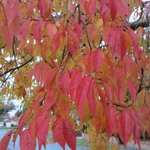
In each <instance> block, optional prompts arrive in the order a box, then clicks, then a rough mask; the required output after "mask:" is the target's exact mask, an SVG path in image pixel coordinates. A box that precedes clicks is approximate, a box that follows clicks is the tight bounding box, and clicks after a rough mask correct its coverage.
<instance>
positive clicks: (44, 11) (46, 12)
mask: <svg viewBox="0 0 150 150" xmlns="http://www.w3.org/2000/svg"><path fill="white" fill-rule="evenodd" d="M38 9H39V10H40V14H41V17H43V18H44V19H45V18H47V17H49V16H50V13H51V7H50V3H49V2H48V1H46V0H38Z"/></svg>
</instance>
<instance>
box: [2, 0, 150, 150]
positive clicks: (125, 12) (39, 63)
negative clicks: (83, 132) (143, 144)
mask: <svg viewBox="0 0 150 150" xmlns="http://www.w3.org/2000/svg"><path fill="white" fill-rule="evenodd" d="M149 7H150V2H149V1H143V2H142V1H141V0H138V1H135V0H130V1H128V0H119V1H118V0H64V1H58V0H53V1H51V0H19V1H18V0H2V1H0V12H1V14H0V46H1V50H0V67H1V69H0V81H1V83H0V87H1V92H0V96H1V97H3V96H7V97H8V100H13V99H18V100H21V102H22V105H23V106H24V107H25V108H26V111H25V112H24V113H23V115H22V116H21V118H20V121H19V124H18V128H17V129H15V131H10V132H9V133H7V134H6V136H4V138H3V139H2V141H1V142H0V148H1V149H6V147H7V145H8V142H9V140H10V137H11V136H7V135H8V134H10V135H13V141H14V142H15V140H16V138H17V136H18V135H19V136H20V147H21V149H30V150H32V149H35V142H36V138H37V139H38V145H39V149H40V148H41V146H42V145H45V141H46V137H47V134H48V131H49V130H52V133H53V138H54V141H56V142H58V143H59V144H60V145H61V147H62V148H63V149H64V148H65V144H66V143H67V144H68V145H69V147H70V148H71V149H73V150H74V149H76V135H75V129H76V128H82V125H83V124H84V125H87V127H88V128H87V131H88V132H89V133H90V135H91V136H92V138H91V139H96V142H95V140H94V144H93V143H92V144H91V149H106V148H107V147H108V145H109V144H108V139H109V138H110V136H111V135H112V134H113V135H114V136H116V137H117V135H118V134H119V136H120V137H121V139H122V141H123V142H124V145H125V146H126V145H127V142H128V140H129V138H130V137H133V140H134V142H135V143H137V144H138V146H139V148H140V132H143V133H144V132H145V131H147V132H148V133H149V134H150V128H149V126H150V115H149V107H150V101H149V87H150V86H149V85H150V84H149V72H150V68H149V65H150V60H149V57H150V55H149V47H150V45H149V42H150V41H149V40H150V38H149V35H150V34H149V32H150V30H149V20H150V19H149ZM76 118H79V119H80V125H79V126H78V125H77V124H76V122H75V120H76ZM26 124H27V125H28V128H27V129H26V130H24V131H23V130H22V129H23V126H24V125H26ZM131 135H133V136H131Z"/></svg>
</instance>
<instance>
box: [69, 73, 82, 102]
mask: <svg viewBox="0 0 150 150" xmlns="http://www.w3.org/2000/svg"><path fill="white" fill-rule="evenodd" d="M81 79H82V74H81V72H75V73H74V74H73V77H72V79H71V82H70V96H71V99H72V100H75V99H76V89H77V86H78V84H79V83H80V81H81Z"/></svg>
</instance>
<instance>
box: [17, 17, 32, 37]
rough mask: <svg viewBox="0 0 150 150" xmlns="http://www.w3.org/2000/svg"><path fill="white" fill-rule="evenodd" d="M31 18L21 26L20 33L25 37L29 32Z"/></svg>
mask: <svg viewBox="0 0 150 150" xmlns="http://www.w3.org/2000/svg"><path fill="white" fill-rule="evenodd" d="M30 21H31V18H29V19H27V20H26V21H25V22H24V23H23V24H22V26H21V29H20V35H21V37H22V38H23V39H26V38H27V34H28V26H29V24H30Z"/></svg>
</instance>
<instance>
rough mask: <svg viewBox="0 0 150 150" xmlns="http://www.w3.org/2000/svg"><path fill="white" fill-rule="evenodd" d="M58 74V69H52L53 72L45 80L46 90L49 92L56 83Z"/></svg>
mask: <svg viewBox="0 0 150 150" xmlns="http://www.w3.org/2000/svg"><path fill="white" fill-rule="evenodd" d="M57 72H58V70H57V68H54V69H52V70H51V71H50V72H49V73H48V75H47V77H46V78H45V80H44V84H45V87H46V89H48V90H49V89H51V87H52V84H53V83H54V81H55V78H56V75H57Z"/></svg>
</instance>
